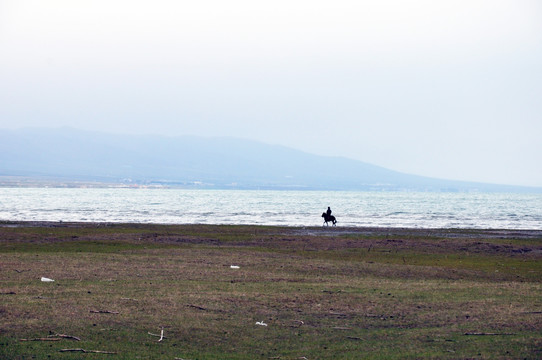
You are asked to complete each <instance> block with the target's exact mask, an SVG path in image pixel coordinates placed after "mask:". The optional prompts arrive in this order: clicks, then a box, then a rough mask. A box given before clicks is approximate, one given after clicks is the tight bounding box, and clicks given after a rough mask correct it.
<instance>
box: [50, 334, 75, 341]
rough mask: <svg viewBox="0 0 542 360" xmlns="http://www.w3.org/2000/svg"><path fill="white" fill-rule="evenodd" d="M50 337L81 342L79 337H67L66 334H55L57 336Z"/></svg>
mask: <svg viewBox="0 0 542 360" xmlns="http://www.w3.org/2000/svg"><path fill="white" fill-rule="evenodd" d="M49 337H52V338H54V337H59V338H63V339H70V340H75V341H81V339H80V338H78V337H77V336H71V335H66V334H55V335H49Z"/></svg>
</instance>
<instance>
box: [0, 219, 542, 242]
mask: <svg viewBox="0 0 542 360" xmlns="http://www.w3.org/2000/svg"><path fill="white" fill-rule="evenodd" d="M1 227H3V228H32V227H37V228H74V229H77V228H84V229H92V228H96V229H99V228H133V229H145V228H152V229H157V230H158V229H164V230H166V229H168V228H169V229H173V228H174V229H183V228H186V229H194V228H196V229H202V228H213V229H218V228H221V227H222V228H228V229H232V228H239V229H256V230H257V229H268V230H277V231H279V232H280V233H284V234H289V235H296V234H297V235H300V236H311V235H315V236H343V235H360V236H383V235H386V236H406V235H416V236H422V237H435V236H437V237H443V238H456V237H463V238H472V239H477V238H493V239H495V238H500V239H512V238H513V239H536V238H540V239H541V240H542V230H538V229H492V228H487V229H477V228H408V227H361V226H360V227H354V226H345V227H341V226H279V225H258V224H254V225H251V224H161V223H140V222H133V223H124V222H91V221H89V222H71V221H68V222H65V221H18V220H15V221H11V220H0V228H1Z"/></svg>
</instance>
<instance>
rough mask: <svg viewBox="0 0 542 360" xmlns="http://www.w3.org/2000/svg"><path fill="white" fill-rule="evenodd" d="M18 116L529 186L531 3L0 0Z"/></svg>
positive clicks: (536, 47) (8, 107)
mask: <svg viewBox="0 0 542 360" xmlns="http://www.w3.org/2000/svg"><path fill="white" fill-rule="evenodd" d="M26 126H51V127H52V126H55V127H56V126H72V127H76V128H80V129H91V130H101V131H106V132H115V133H131V134H162V135H171V136H174V135H184V134H192V135H205V136H235V137H241V138H248V139H253V140H259V141H264V142H267V143H272V144H281V145H286V146H289V147H293V148H297V149H301V150H304V151H307V152H311V153H317V154H328V155H339V156H345V157H349V158H352V159H358V160H362V161H365V162H369V163H373V164H377V165H381V166H385V167H388V168H391V169H394V170H399V171H403V172H407V173H412V174H418V175H426V176H432V177H438V178H447V179H458V180H472V181H482V182H491V183H501V184H516V185H534V186H542V165H541V164H542V1H537V0H532V1H528V0H509V1H502V0H487V1H485V0H466V1H463V0H453V1H446V0H442V1H434V0H427V1H422V0H414V1H406V0H405V1H393V0H383V1H361V0H358V1H345V0H329V1H328V0H326V1H319V0H299V1H296V0H287V1H282V0H273V1H254V0H247V1H240V0H230V1H223V0H217V1H209V0H198V1H182V0H179V1H163V0H153V1H150V0H149V1H137V0H130V1H124V0H118V1H115V0H107V1H105V0H103V1H102V0H88V1H73V0H64V1H63V0H56V1H55V0H48V1H43V0H38V1H26V0H0V128H19V127H26ZM0 166H1V165H0ZM323 166H325V165H323Z"/></svg>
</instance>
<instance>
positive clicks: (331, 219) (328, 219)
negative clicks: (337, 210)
mask: <svg viewBox="0 0 542 360" xmlns="http://www.w3.org/2000/svg"><path fill="white" fill-rule="evenodd" d="M322 217H323V218H324V223H323V224H322V226H324V225H327V226H329V224H328V222H331V223H333V226H337V219H335V216H333V215H328V214H327V213H322Z"/></svg>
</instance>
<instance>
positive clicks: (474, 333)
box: [464, 332, 516, 336]
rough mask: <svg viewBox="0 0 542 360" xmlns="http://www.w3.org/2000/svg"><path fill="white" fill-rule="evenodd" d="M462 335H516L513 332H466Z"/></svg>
mask: <svg viewBox="0 0 542 360" xmlns="http://www.w3.org/2000/svg"><path fill="white" fill-rule="evenodd" d="M464 335H476V336H486V335H488V336H499V335H516V334H515V333H486V332H466V333H465V334H464Z"/></svg>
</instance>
